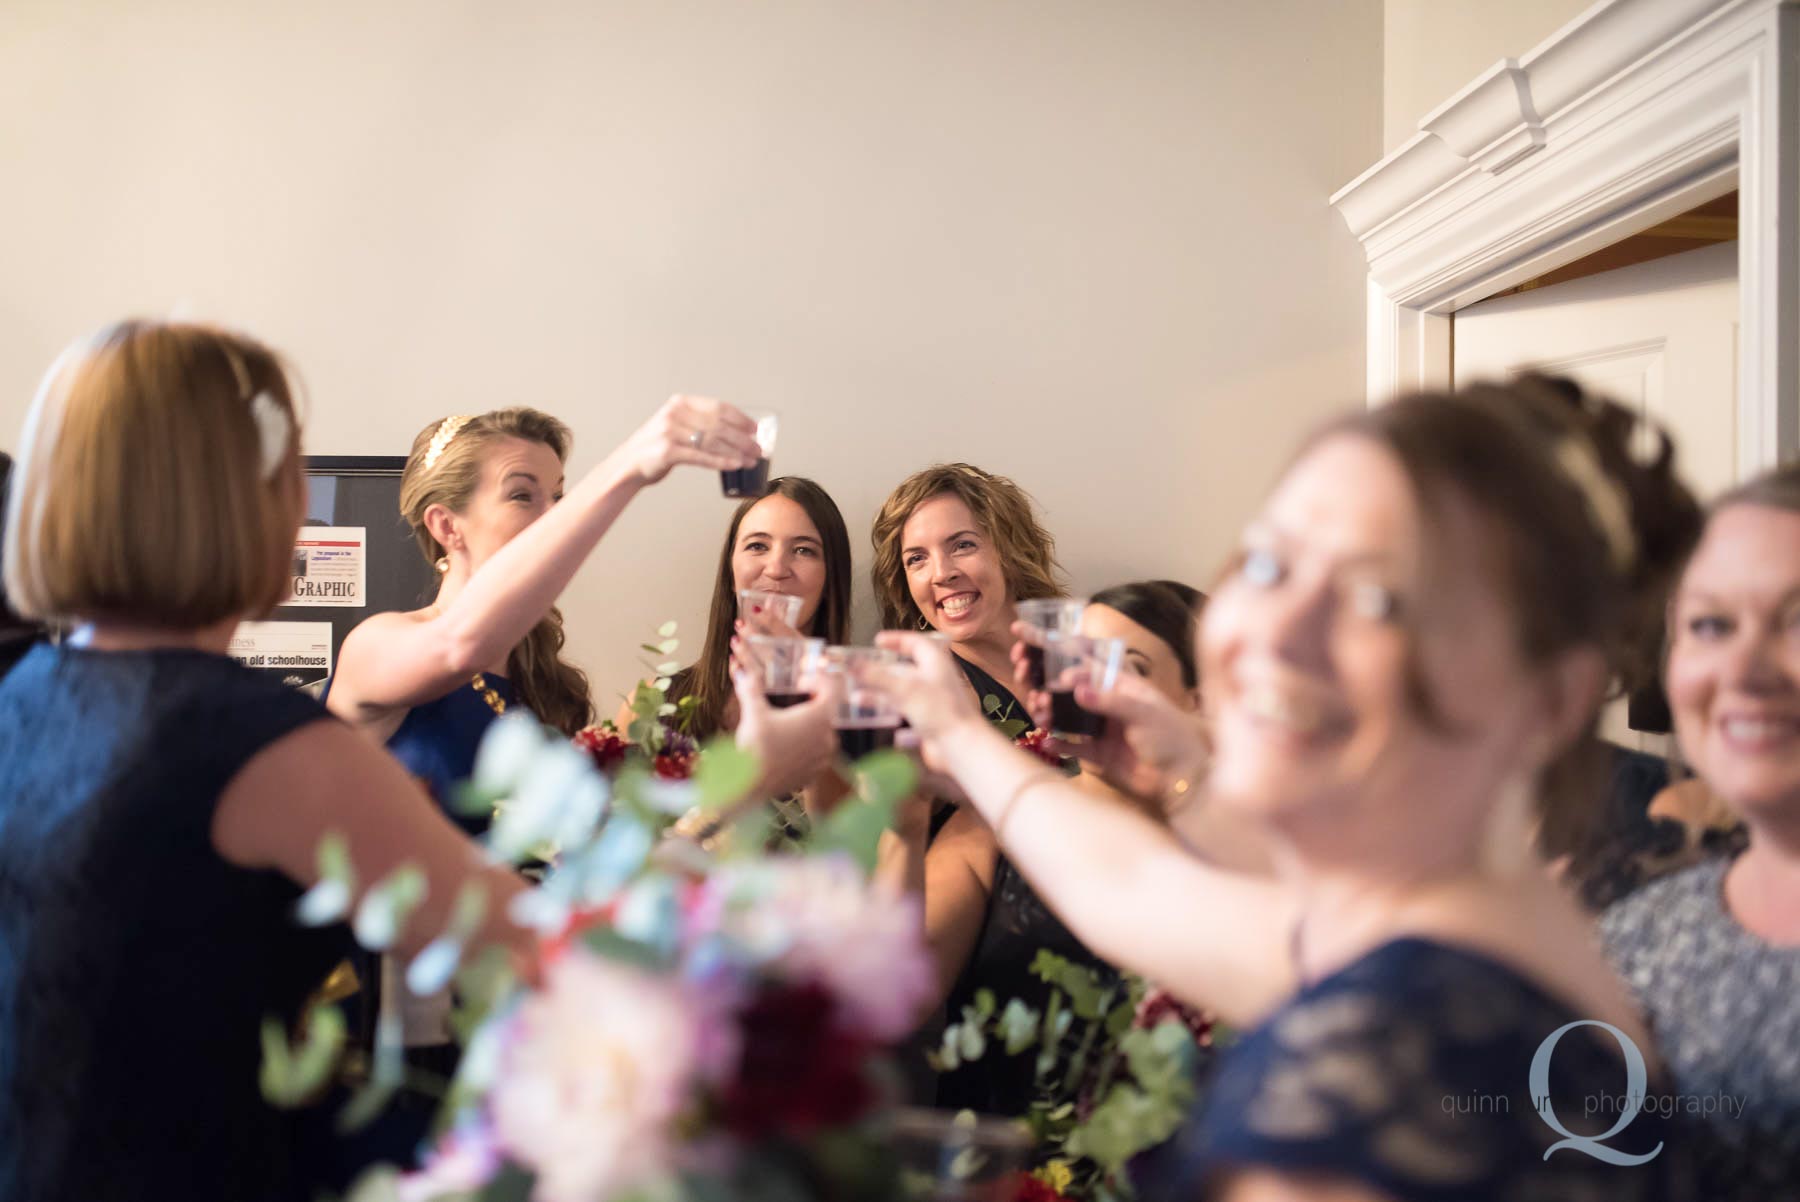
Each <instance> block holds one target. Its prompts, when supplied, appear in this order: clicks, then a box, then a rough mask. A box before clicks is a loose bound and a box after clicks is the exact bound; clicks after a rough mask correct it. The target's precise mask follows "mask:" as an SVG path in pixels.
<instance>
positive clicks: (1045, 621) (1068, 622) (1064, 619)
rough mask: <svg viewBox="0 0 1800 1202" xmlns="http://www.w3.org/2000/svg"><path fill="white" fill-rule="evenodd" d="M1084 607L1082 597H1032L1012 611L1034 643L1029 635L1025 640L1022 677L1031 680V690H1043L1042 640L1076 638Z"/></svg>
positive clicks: (1085, 603)
mask: <svg viewBox="0 0 1800 1202" xmlns="http://www.w3.org/2000/svg"><path fill="white" fill-rule="evenodd" d="M1087 604H1088V603H1087V598H1086V597H1036V598H1033V599H1032V600H1030V601H1021V602H1019V603H1018V605H1017V606H1015V607H1014V608H1015V609H1017V610H1018V614H1019V621H1021V622H1023V623H1024V624H1025V625H1026V626H1028V627H1030V628H1031V630H1032V632H1034V633H1035V635H1036V638H1035V639H1034V638H1033V637H1032V635H1031V634H1027V635H1026V637H1025V662H1026V673H1027V675H1028V676H1030V678H1031V687H1032V688H1034V689H1041V688H1043V687H1044V641H1043V640H1044V636H1045V635H1047V634H1080V633H1081V615H1082V613H1083V612H1084V611H1086V609H1087Z"/></svg>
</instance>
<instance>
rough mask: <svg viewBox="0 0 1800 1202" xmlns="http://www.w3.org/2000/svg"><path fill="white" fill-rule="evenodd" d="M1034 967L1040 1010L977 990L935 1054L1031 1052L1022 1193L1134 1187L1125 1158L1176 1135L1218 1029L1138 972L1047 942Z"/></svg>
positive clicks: (947, 1062) (1110, 1192)
mask: <svg viewBox="0 0 1800 1202" xmlns="http://www.w3.org/2000/svg"><path fill="white" fill-rule="evenodd" d="M1031 971H1032V975H1034V976H1036V977H1037V978H1038V979H1039V980H1041V981H1044V982H1045V983H1047V984H1048V985H1050V986H1051V990H1050V994H1049V999H1048V1001H1047V1002H1046V1004H1045V1006H1044V1009H1043V1011H1042V1012H1041V1013H1040V1012H1039V1011H1038V1010H1036V1009H1034V1008H1033V1007H1031V1006H1028V1005H1026V1004H1025V1003H1024V1002H1023V1001H1021V1000H1020V999H1018V998H1012V999H1011V1000H1009V1001H1008V1002H1007V1003H1006V1004H1005V1006H1003V1007H1002V1006H1000V1005H999V1004H998V1002H997V1001H996V999H995V998H994V996H993V995H992V994H991V993H990V992H988V991H987V990H981V991H979V992H978V993H977V995H976V998H975V1002H974V1004H973V1005H971V1006H965V1007H964V1008H963V1012H962V1015H961V1016H960V1018H959V1020H958V1021H956V1022H953V1023H952V1024H950V1025H949V1026H948V1027H946V1028H945V1030H944V1035H943V1042H942V1044H941V1045H940V1046H939V1047H938V1049H937V1050H936V1051H935V1052H933V1053H932V1056H931V1061H932V1065H933V1067H935V1068H937V1069H938V1070H939V1071H940V1072H945V1071H949V1070H952V1069H955V1068H956V1067H958V1066H959V1065H962V1064H966V1063H971V1062H974V1061H977V1060H980V1059H982V1058H983V1057H985V1056H987V1055H990V1054H995V1053H996V1049H998V1054H1004V1055H1008V1056H1032V1057H1033V1058H1034V1059H1033V1079H1034V1083H1035V1087H1036V1094H1037V1096H1036V1098H1035V1099H1034V1100H1033V1102H1032V1104H1031V1108H1030V1111H1029V1112H1028V1113H1027V1114H1026V1115H1025V1116H1024V1117H1025V1119H1026V1121H1027V1122H1028V1123H1029V1124H1030V1126H1031V1129H1032V1132H1033V1134H1034V1136H1035V1137H1036V1148H1037V1153H1036V1160H1037V1165H1036V1167H1035V1168H1034V1169H1033V1170H1032V1171H1031V1173H1030V1174H1029V1175H1028V1176H1027V1177H1026V1178H1025V1179H1024V1180H1023V1181H1021V1182H1020V1183H1019V1189H1018V1193H1017V1197H1018V1199H1019V1200H1020V1202H1077V1200H1083V1202H1085V1200H1088V1199H1093V1200H1095V1202H1120V1200H1123V1199H1130V1198H1134V1197H1136V1196H1137V1195H1136V1191H1135V1189H1134V1187H1133V1184H1132V1179H1131V1173H1130V1167H1129V1166H1130V1162H1131V1161H1132V1160H1133V1158H1135V1157H1137V1156H1138V1155H1139V1154H1140V1153H1143V1152H1146V1151H1148V1150H1149V1149H1151V1148H1154V1147H1156V1146H1157V1145H1159V1144H1161V1143H1163V1142H1164V1141H1166V1140H1168V1139H1169V1138H1170V1137H1171V1136H1172V1135H1174V1134H1175V1131H1176V1129H1177V1128H1178V1127H1179V1126H1180V1125H1181V1123H1182V1121H1183V1120H1184V1119H1185V1118H1186V1116H1187V1113H1188V1111H1189V1109H1190V1108H1191V1107H1192V1105H1193V1102H1194V1096H1195V1090H1196V1082H1197V1080H1198V1077H1199V1072H1200V1069H1201V1067H1202V1065H1201V1061H1202V1059H1203V1058H1204V1057H1206V1056H1208V1055H1210V1054H1211V1052H1212V1050H1213V1048H1214V1047H1215V1045H1216V1043H1217V1042H1218V1041H1219V1038H1220V1036H1221V1035H1222V1034H1223V1032H1221V1031H1219V1030H1217V1029H1216V1028H1215V1025H1214V1023H1213V1022H1212V1021H1211V1020H1210V1018H1208V1017H1207V1016H1205V1015H1203V1014H1200V1013H1199V1012H1197V1011H1195V1010H1193V1009H1191V1008H1189V1007H1187V1006H1186V1005H1184V1004H1183V1003H1181V1002H1179V1001H1177V1000H1175V999H1174V998H1173V997H1172V996H1171V995H1170V994H1169V993H1167V991H1165V990H1160V989H1153V988H1151V987H1149V986H1148V985H1147V984H1146V983H1145V982H1144V981H1143V980H1142V979H1141V978H1137V977H1132V976H1129V975H1128V976H1124V977H1122V978H1118V979H1117V980H1113V981H1108V980H1105V979H1103V978H1102V977H1101V976H1100V974H1098V973H1096V972H1094V971H1093V970H1091V969H1088V968H1084V967H1082V966H1079V965H1076V964H1071V963H1070V962H1069V961H1068V960H1066V959H1064V958H1063V957H1061V956H1058V955H1054V954H1053V953H1051V952H1049V951H1045V950H1039V952H1038V954H1037V958H1036V959H1035V960H1034V961H1033V963H1032V966H1031Z"/></svg>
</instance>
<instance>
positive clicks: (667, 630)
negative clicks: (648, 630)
mask: <svg viewBox="0 0 1800 1202" xmlns="http://www.w3.org/2000/svg"><path fill="white" fill-rule="evenodd" d="M674 633H675V623H673V622H664V623H663V624H662V625H661V626H658V627H657V628H656V634H657V637H658V638H665V639H666V638H668V637H669V636H670V635H672V634H674Z"/></svg>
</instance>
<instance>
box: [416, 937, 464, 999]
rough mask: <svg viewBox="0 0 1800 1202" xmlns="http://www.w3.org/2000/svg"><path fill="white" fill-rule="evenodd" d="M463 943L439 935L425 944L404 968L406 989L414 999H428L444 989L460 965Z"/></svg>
mask: <svg viewBox="0 0 1800 1202" xmlns="http://www.w3.org/2000/svg"><path fill="white" fill-rule="evenodd" d="M463 946H464V945H463V941H462V940H460V939H457V938H454V937H452V936H450V935H439V936H438V937H437V938H436V939H433V940H432V941H431V942H430V943H428V944H426V945H425V946H424V948H423V949H421V950H420V952H419V954H418V955H416V956H414V957H413V958H412V963H410V964H408V965H407V966H406V987H407V989H409V990H411V991H412V993H413V996H415V997H429V996H430V995H432V994H434V993H438V992H440V991H442V990H443V989H444V988H446V987H447V986H448V985H449V984H450V982H451V981H452V980H453V979H454V978H455V976H456V970H457V968H458V966H460V965H461V964H462V955H463Z"/></svg>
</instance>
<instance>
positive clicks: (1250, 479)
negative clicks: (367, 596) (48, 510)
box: [0, 0, 1391, 693]
mask: <svg viewBox="0 0 1800 1202" xmlns="http://www.w3.org/2000/svg"><path fill="white" fill-rule="evenodd" d="M1390 7H1391V6H1390ZM1381 40H1382V12H1381V6H1380V3H1379V0H1346V2H1343V3H1339V2H1336V0H1333V2H1332V3H1328V4H1325V3H1318V2H1316V0H1270V2H1259V3H1257V4H1242V3H1237V2H1234V0H1212V2H1209V3H1191V2H1185V0H1142V2H1137V3H1130V4H1094V3H1092V2H1091V0H978V2H975V3H968V2H955V0H942V2H932V3H900V2H897V0H894V2H890V0H857V2H856V3H842V2H841V0H838V2H833V0H816V2H807V0H766V2H759V3H754V4H747V3H741V2H738V0H705V2H702V0H692V2H683V0H643V2H628V0H607V2H605V3H588V2H585V0H582V2H578V0H556V2H550V0H546V2H543V3H536V4H519V5H507V6H502V5H499V4H483V3H476V2H474V0H463V2H460V3H451V2H449V0H383V2H382V3H378V4H362V3H350V2H347V0H329V2H324V3H317V4H281V5H277V4H265V3H235V4H233V3H225V2H223V0H220V2H218V3H200V2H198V0H192V2H187V0H184V2H174V0H170V2H164V3H158V4H155V5H148V4H137V3H129V2H127V0H118V2H117V3H112V4H101V3H92V2H81V3H75V2H70V0H9V3H7V4H6V5H4V6H0V111H3V112H4V113H6V117H5V119H4V121H0V165H3V166H4V178H5V181H6V183H5V187H4V188H3V189H0V264H4V270H3V271H0V314H3V316H4V320H0V446H4V445H10V443H11V442H12V441H14V439H15V438H16V433H15V432H16V431H17V429H18V426H19V422H20V419H21V416H22V414H23V411H24V407H25V404H26V402H27V399H28V397H29V395H30V392H31V389H32V387H33V384H34V382H35V380H36V378H37V375H38V373H39V372H40V371H41V370H42V369H43V367H44V366H45V364H47V363H48V362H49V360H50V358H51V357H52V355H53V354H54V352H55V351H56V349H57V348H58V347H59V346H60V345H61V344H62V343H63V342H65V341H66V340H67V339H69V338H70V337H71V336H73V335H74V334H76V333H77V332H79V331H82V330H84V329H86V328H90V327H92V326H95V325H97V324H99V323H101V322H103V321H105V320H108V319H111V318H114V317H117V316H121V315H125V314H133V313H138V314H162V313H167V312H169V311H170V310H171V308H172V307H174V306H176V305H178V304H183V305H185V306H187V308H188V310H189V312H191V313H192V314H193V315H196V316H201V317H208V318H214V319H226V320H229V321H231V322H233V323H236V324H240V325H242V326H244V327H246V328H248V329H249V330H251V331H252V332H254V333H257V334H259V335H260V336H262V337H264V338H266V339H267V340H269V341H270V342H272V343H273V344H275V345H276V346H278V347H279V348H281V349H283V350H285V351H286V352H288V353H289V354H290V355H291V357H292V358H293V359H294V360H295V361H296V362H297V363H298V364H299V365H300V368H301V370H302V372H303V374H304V377H305V380H306V383H307V385H308V387H309V391H310V394H311V404H312V418H311V424H310V428H309V430H308V433H307V441H308V446H309V449H311V450H313V451H315V452H318V453H330V454H399V453H403V452H404V451H405V450H406V448H407V446H408V445H409V442H410V440H411V438H412V436H413V434H414V432H415V431H417V430H418V428H419V427H420V426H421V425H423V424H424V423H425V422H426V421H428V420H431V419H433V418H436V417H439V416H441V415H443V414H445V413H450V412H468V411H478V410H481V409H485V408H491V407H494V406H499V405H506V404H518V403H528V404H533V405H538V406H541V407H543V408H546V409H549V410H551V411H553V412H555V413H557V414H559V415H561V416H563V417H564V418H566V419H568V420H569V421H570V422H571V423H572V424H573V425H574V427H575V429H576V434H577V439H578V445H577V448H576V453H575V460H574V469H575V470H576V471H580V470H581V469H583V468H585V467H587V466H588V465H590V464H592V463H593V462H594V461H595V460H596V459H598V458H599V456H600V455H601V454H602V453H603V452H604V450H605V449H606V448H607V447H608V446H610V445H611V444H612V443H614V442H615V441H616V440H617V439H619V438H620V437H621V436H622V435H623V434H624V433H625V432H626V431H627V429H628V428H629V427H630V426H631V425H633V424H635V423H636V422H637V421H638V420H639V419H640V418H641V417H642V416H644V415H646V414H648V413H649V412H650V411H651V410H652V409H653V408H654V407H655V406H656V405H657V404H658V403H659V402H660V401H661V400H662V398H663V397H664V396H665V395H666V394H668V393H669V392H671V391H675V390H682V391H690V392H712V393H715V394H717V395H721V396H724V397H727V398H730V399H733V400H736V401H739V402H741V403H744V404H746V405H765V406H773V407H777V408H779V409H781V410H782V411H783V413H784V416H785V429H784V445H783V448H782V450H781V451H780V453H778V455H777V457H776V470H777V471H778V472H789V473H800V474H808V475H812V476H815V477H816V478H818V479H819V480H820V481H821V482H822V483H823V484H825V486H826V487H827V488H828V489H830V490H831V491H832V492H833V493H834V494H835V496H836V497H837V499H838V501H839V503H840V504H841V506H842V507H843V509H844V512H845V516H846V519H847V520H848V521H849V523H850V526H851V530H852V538H853V541H854V544H855V548H856V550H857V552H858V573H859V578H860V577H861V576H863V575H864V574H865V573H866V562H867V549H866V544H867V530H868V526H869V520H870V518H871V516H872V514H873V512H874V510H875V508H876V506H877V505H878V504H879V503H880V501H881V499H882V498H883V497H884V496H885V495H886V493H887V491H888V490H889V489H890V488H891V487H892V486H893V485H894V484H895V483H897V482H898V481H899V480H900V479H901V477H903V476H904V475H905V474H906V473H908V472H910V471H912V470H913V469H915V468H917V467H920V466H922V465H924V464H927V463H929V462H932V461H935V460H940V459H947V458H965V459H968V460H970V461H973V462H975V463H978V464H981V465H983V466H986V467H988V468H990V469H993V470H997V471H1001V472H1005V473H1008V474H1011V475H1013V476H1015V477H1016V478H1017V479H1018V480H1019V481H1020V482H1021V483H1022V484H1024V485H1025V486H1026V487H1027V488H1028V489H1030V490H1031V491H1032V492H1033V493H1034V494H1035V495H1036V496H1037V497H1038V499H1039V500H1040V501H1041V502H1042V504H1043V506H1044V509H1045V510H1046V511H1047V513H1048V516H1049V520H1050V523H1051V526H1052V528H1053V529H1054V530H1055V532H1056V534H1057V536H1058V538H1059V540H1060V544H1061V549H1062V553H1063V559H1064V561H1065V563H1066V564H1067V566H1068V567H1069V568H1070V569H1071V572H1072V574H1073V576H1074V579H1075V583H1076V585H1077V586H1078V587H1080V588H1083V589H1087V588H1092V587H1098V586H1101V585H1104V584H1107V583H1112V582H1115V581H1118V580H1122V579H1127V578H1132V577H1138V576H1151V575H1155V576H1160V575H1172V576H1178V577H1185V578H1187V579H1190V580H1194V581H1197V582H1199V581H1204V580H1205V579H1206V578H1207V577H1208V575H1209V573H1210V572H1211V571H1212V569H1213V566H1214V565H1215V564H1216V562H1217V561H1218V559H1219V557H1220V556H1221V554H1222V553H1223V551H1224V550H1225V549H1226V548H1227V547H1228V545H1229V542H1230V539H1231V538H1232V537H1233V535H1234V534H1235V530H1236V528H1237V526H1238V525H1239V524H1240V523H1241V521H1242V520H1243V518H1244V517H1245V516H1246V514H1247V512H1248V511H1249V510H1250V508H1251V507H1252V506H1253V505H1254V503H1255V502H1256V500H1257V498H1258V497H1259V495H1260V493H1261V492H1262V490H1263V489H1264V488H1265V487H1266V486H1267V484H1268V483H1269V481H1270V479H1271V477H1272V474H1273V472H1274V471H1275V469H1276V467H1277V466H1278V465H1279V464H1280V463H1281V462H1282V461H1283V460H1284V458H1285V457H1286V455H1287V454H1288V452H1289V450H1290V449H1291V447H1292V446H1293V444H1294V442H1295V440H1296V439H1297V437H1298V436H1299V435H1300V434H1301V433H1302V432H1303V431H1304V430H1305V429H1306V428H1307V427H1309V426H1310V425H1311V424H1312V423H1313V422H1314V421H1315V420H1317V419H1318V418H1319V417H1320V416H1321V415H1322V414H1324V413H1326V412H1328V411H1331V410H1333V409H1335V408H1337V407H1339V406H1341V405H1343V404H1345V403H1354V402H1355V401H1356V399H1357V398H1358V395H1359V391H1360V388H1361V381H1362V360H1363V316H1362V308H1363V284H1362V281H1363V271H1362V263H1361V259H1360V256H1359V253H1358V250H1357V248H1356V247H1355V245H1354V243H1353V242H1352V240H1351V239H1350V237H1349V235H1348V234H1347V233H1346V232H1345V231H1344V228H1343V223H1342V222H1341V221H1340V220H1339V219H1338V218H1337V216H1336V214H1335V213H1333V212H1332V211H1331V210H1330V209H1329V208H1328V207H1327V205H1326V203H1325V198H1326V196H1327V195H1328V194H1329V193H1330V192H1331V191H1332V190H1333V189H1334V188H1336V187H1337V186H1338V185H1340V184H1342V183H1343V182H1344V181H1345V180H1347V179H1349V178H1351V177H1352V176H1353V175H1355V174H1356V173H1357V172H1358V171H1360V170H1362V169H1363V168H1364V167H1365V166H1367V165H1368V164H1369V163H1370V162H1372V161H1374V159H1375V158H1376V157H1377V156H1378V154H1379V150H1380V147H1379V145H1378V142H1379V137H1380V116H1381V102H1382V101H1381V96H1382V93H1381V53H1382V48H1381ZM728 509H729V505H728V503H726V502H724V501H722V500H721V499H720V498H719V495H718V483H717V479H716V477H712V476H707V477H704V478H703V477H701V476H699V475H696V474H689V475H687V476H685V477H680V476H678V477H676V478H674V479H672V480H671V481H669V482H668V483H665V484H664V485H662V486H661V487H659V488H658V489H656V490H655V491H654V492H652V493H650V494H647V495H646V496H645V497H644V498H642V499H641V500H640V501H639V502H638V503H637V504H636V505H635V506H634V507H633V508H632V509H631V510H630V511H629V512H628V513H627V514H626V516H625V518H624V519H623V520H622V522H621V523H620V525H619V526H618V527H617V529H616V530H615V533H614V535H613V536H612V537H610V538H609V539H608V540H607V541H606V543H604V544H603V545H602V547H601V549H600V552H599V553H598V554H597V555H596V557H595V558H594V560H593V561H592V562H591V563H590V564H589V566H588V567H587V568H586V569H585V570H584V571H583V572H582V574H581V576H580V577H579V578H578V579H577V581H576V583H575V584H574V585H573V586H572V588H571V590H570V592H569V594H567V595H566V597H565V604H564V608H565V611H566V612H567V613H568V615H569V622H570V627H571V632H572V643H573V647H574V651H575V654H576V656H577V658H578V659H579V660H581V661H582V662H583V663H584V664H585V665H586V666H588V667H590V668H591V669H594V670H595V672H596V683H597V684H598V685H599V687H600V690H601V692H602V693H616V692H617V691H618V690H620V689H623V688H625V687H627V686H628V684H629V682H630V680H631V679H633V678H634V676H635V669H634V667H633V663H634V660H635V655H634V653H633V652H632V651H631V650H630V649H631V648H632V647H633V646H634V645H635V644H636V643H637V642H638V641H639V636H641V635H642V634H644V633H645V632H647V631H648V630H649V629H650V628H651V627H653V626H654V625H655V624H656V623H658V622H660V621H662V620H663V619H666V618H668V617H675V618H678V619H679V620H680V621H681V622H682V625H683V627H684V630H685V631H687V632H688V633H689V634H690V635H692V636H695V637H696V638H697V635H698V631H699V628H700V621H701V618H702V617H703V614H704V608H705V604H706V600H707V588H708V583H709V578H710V574H711V571H712V568H713V563H714V559H715V556H716V554H717V549H718V543H719V540H720V539H721V538H722V535H723V525H724V522H725V518H726V514H727V511H728ZM858 596H859V605H860V606H861V612H862V613H863V614H864V616H865V620H864V622H863V629H864V630H865V631H866V630H867V629H868V626H869V622H868V620H867V615H868V614H869V613H870V609H869V605H868V601H867V596H868V587H867V584H866V581H863V580H861V579H859V587H858ZM694 649H697V648H695V647H692V646H690V647H689V648H687V650H694Z"/></svg>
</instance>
